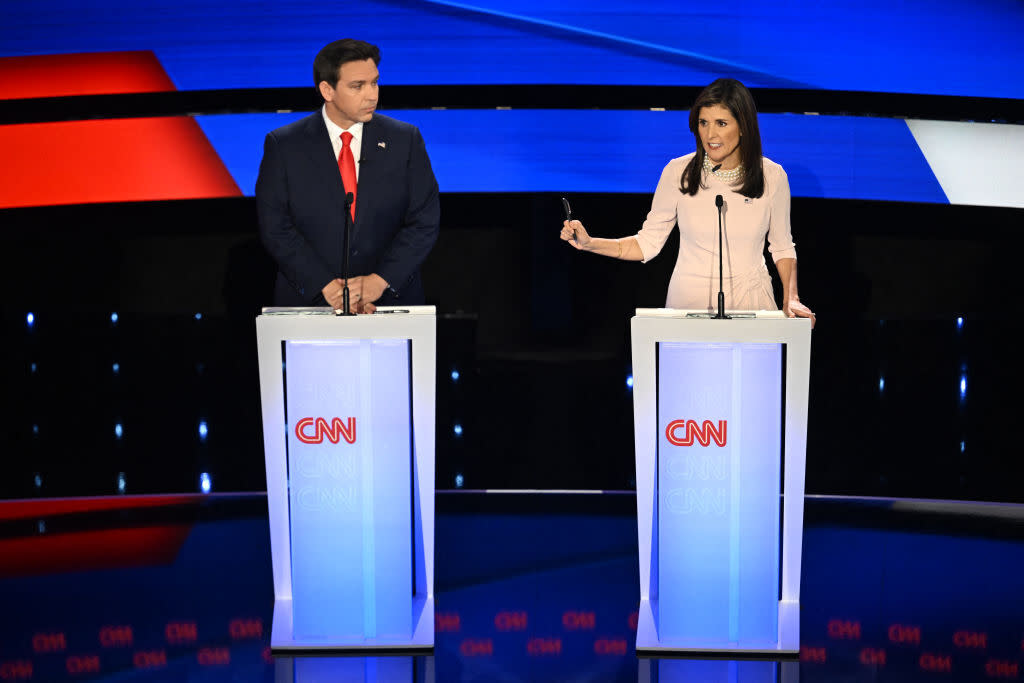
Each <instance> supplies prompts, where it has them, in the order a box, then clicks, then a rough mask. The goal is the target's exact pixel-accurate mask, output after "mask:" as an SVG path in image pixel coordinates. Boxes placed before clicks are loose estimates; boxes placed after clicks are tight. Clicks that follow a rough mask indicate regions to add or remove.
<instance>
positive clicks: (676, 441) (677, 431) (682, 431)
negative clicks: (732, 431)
mask: <svg viewBox="0 0 1024 683" xmlns="http://www.w3.org/2000/svg"><path fill="white" fill-rule="evenodd" d="M726 427H727V425H726V421H725V420H719V421H718V428H717V429H716V428H715V425H714V423H712V422H711V420H704V422H703V423H702V424H700V425H698V424H697V421H696V420H672V421H671V422H669V423H668V426H667V427H666V428H665V438H666V439H668V442H669V443H670V444H672V445H673V446H692V445H693V442H694V441H696V442H697V443H699V444H700V445H701V446H704V447H707V446H710V445H711V442H712V441H714V442H715V444H716V445H718V446H719V447H722V446H725V442H726Z"/></svg>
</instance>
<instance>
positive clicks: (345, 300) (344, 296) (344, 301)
mask: <svg viewBox="0 0 1024 683" xmlns="http://www.w3.org/2000/svg"><path fill="white" fill-rule="evenodd" d="M353 201H355V198H354V197H353V196H352V193H351V192H346V193H345V246H344V250H345V251H344V256H343V258H342V265H341V277H342V278H343V279H344V281H345V286H344V288H342V290H341V305H342V308H344V309H345V310H344V311H343V312H342V313H340V314H339V315H355V314H354V313H352V311H351V309H350V308H349V292H348V275H349V272H348V253H349V251H351V246H352V202H353Z"/></svg>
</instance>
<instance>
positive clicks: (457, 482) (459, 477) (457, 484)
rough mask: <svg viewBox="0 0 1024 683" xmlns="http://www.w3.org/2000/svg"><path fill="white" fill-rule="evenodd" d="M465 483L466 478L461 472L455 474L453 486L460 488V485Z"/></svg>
mask: <svg viewBox="0 0 1024 683" xmlns="http://www.w3.org/2000/svg"><path fill="white" fill-rule="evenodd" d="M465 483H466V480H465V479H464V478H463V477H462V474H456V475H455V488H457V489H461V488H462V485H463V484H465Z"/></svg>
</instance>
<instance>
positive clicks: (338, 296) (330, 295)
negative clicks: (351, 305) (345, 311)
mask: <svg viewBox="0 0 1024 683" xmlns="http://www.w3.org/2000/svg"><path fill="white" fill-rule="evenodd" d="M344 287H345V283H344V281H342V280H341V279H340V278H336V279H334V280H331V281H330V282H328V283H327V284H326V285H325V286H324V288H323V289H321V290H320V293H321V294H323V295H324V300H325V301H327V305H328V306H330V307H331V308H333V309H334V310H336V311H337V310H338V309H340V308H341V306H342V291H343V289H344Z"/></svg>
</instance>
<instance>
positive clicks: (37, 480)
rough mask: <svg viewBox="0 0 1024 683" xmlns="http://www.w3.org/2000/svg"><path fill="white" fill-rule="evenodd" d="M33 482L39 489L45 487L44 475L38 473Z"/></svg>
mask: <svg viewBox="0 0 1024 683" xmlns="http://www.w3.org/2000/svg"><path fill="white" fill-rule="evenodd" d="M32 483H34V484H35V485H36V488H37V489H41V488H43V475H41V474H36V476H35V478H34V479H33V480H32Z"/></svg>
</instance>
